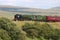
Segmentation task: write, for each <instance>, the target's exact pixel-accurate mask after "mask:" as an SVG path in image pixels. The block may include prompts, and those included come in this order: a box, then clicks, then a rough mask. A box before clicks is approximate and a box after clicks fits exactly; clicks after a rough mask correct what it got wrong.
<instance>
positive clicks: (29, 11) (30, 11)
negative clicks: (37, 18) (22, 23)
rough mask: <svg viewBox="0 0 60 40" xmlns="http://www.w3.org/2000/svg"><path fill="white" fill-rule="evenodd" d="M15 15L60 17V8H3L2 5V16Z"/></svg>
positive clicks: (0, 13) (0, 9)
mask: <svg viewBox="0 0 60 40" xmlns="http://www.w3.org/2000/svg"><path fill="white" fill-rule="evenodd" d="M15 14H24V15H25V14H26V15H51V16H53V15H54V16H60V7H54V8H51V9H37V8H27V7H17V6H2V5H0V16H2V15H3V16H4V17H5V16H6V15H7V16H6V17H8V16H11V17H12V16H13V15H15Z"/></svg>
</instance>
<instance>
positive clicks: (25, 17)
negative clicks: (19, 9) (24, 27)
mask: <svg viewBox="0 0 60 40" xmlns="http://www.w3.org/2000/svg"><path fill="white" fill-rule="evenodd" d="M14 20H15V21H16V20H18V21H30V20H32V21H44V22H60V17H59V16H41V15H21V14H16V15H14Z"/></svg>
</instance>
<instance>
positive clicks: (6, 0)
mask: <svg viewBox="0 0 60 40" xmlns="http://www.w3.org/2000/svg"><path fill="white" fill-rule="evenodd" d="M0 5H16V6H25V7H35V8H50V7H55V6H60V0H0Z"/></svg>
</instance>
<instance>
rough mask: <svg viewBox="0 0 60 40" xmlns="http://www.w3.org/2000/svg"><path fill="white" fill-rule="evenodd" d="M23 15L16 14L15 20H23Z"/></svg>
mask: <svg viewBox="0 0 60 40" xmlns="http://www.w3.org/2000/svg"><path fill="white" fill-rule="evenodd" d="M21 17H22V16H21V15H20V14H16V15H15V16H14V20H15V21H16V20H21Z"/></svg>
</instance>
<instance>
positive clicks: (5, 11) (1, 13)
mask: <svg viewBox="0 0 60 40" xmlns="http://www.w3.org/2000/svg"><path fill="white" fill-rule="evenodd" d="M1 8H2V9H1ZM54 9H55V8H54ZM56 9H57V8H56ZM18 10H19V11H18ZM15 14H23V15H24V14H27V15H51V16H53V15H54V16H60V10H59V11H58V10H53V8H52V9H46V10H45V9H35V8H26V7H15V6H0V17H6V18H8V19H10V20H13V18H14V15H15ZM26 22H28V23H32V21H20V22H18V21H16V22H15V23H16V24H17V26H22V25H24V24H25V23H26ZM33 23H34V22H33ZM42 23H43V22H42ZM48 23H49V24H50V25H52V26H54V27H57V28H60V22H54V23H50V22H48Z"/></svg>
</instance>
